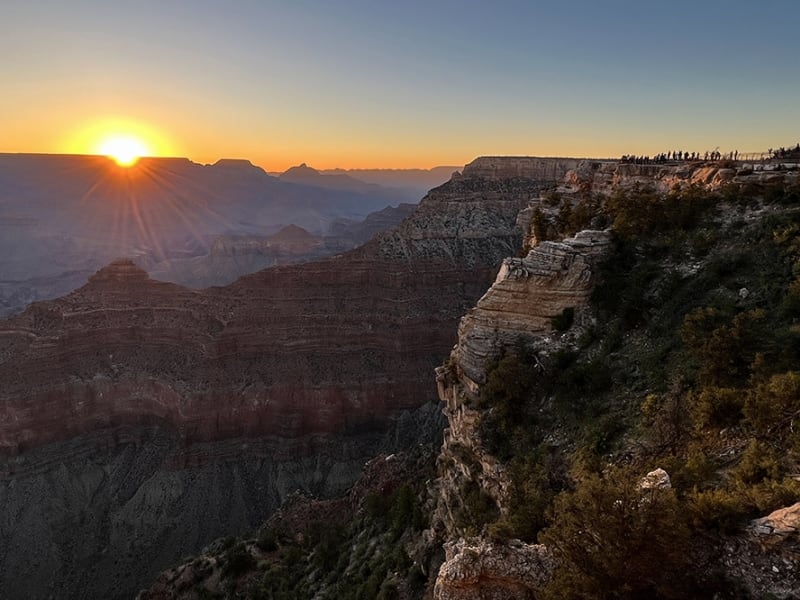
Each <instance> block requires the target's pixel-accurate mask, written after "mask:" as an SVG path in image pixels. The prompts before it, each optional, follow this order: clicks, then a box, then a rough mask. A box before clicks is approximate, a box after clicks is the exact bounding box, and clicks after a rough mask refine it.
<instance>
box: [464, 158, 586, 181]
mask: <svg viewBox="0 0 800 600" xmlns="http://www.w3.org/2000/svg"><path fill="white" fill-rule="evenodd" d="M583 162H584V161H583V160H581V159H579V158H539V157H535V156H481V157H480V158H476V159H475V160H473V161H472V162H471V163H469V164H468V165H467V166H466V167H464V177H481V178H483V179H491V180H495V181H501V180H510V179H515V178H517V177H522V178H526V179H537V180H551V181H559V182H561V181H563V179H564V177H565V176H566V175H567V173H568V172H569V171H571V170H574V169H577V168H578V167H579V165H581V164H582V163H583Z"/></svg>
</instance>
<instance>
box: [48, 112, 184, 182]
mask: <svg viewBox="0 0 800 600" xmlns="http://www.w3.org/2000/svg"><path fill="white" fill-rule="evenodd" d="M64 151H65V152H66V153H68V154H91V155H101V156H107V157H108V158H110V159H111V160H113V161H114V162H115V163H117V165H119V166H120V167H122V168H126V169H127V168H129V167H133V166H135V165H136V163H137V162H138V161H139V159H140V158H142V157H145V156H147V157H151V156H179V155H180V152H181V151H182V150H181V149H179V148H177V147H176V146H175V145H174V144H173V143H172V141H171V139H169V137H168V136H166V135H165V134H164V132H163V131H161V130H160V129H158V128H156V127H154V126H153V125H150V124H149V123H146V122H144V121H140V120H138V119H132V118H128V117H121V116H105V117H97V118H95V119H94V120H93V121H90V122H88V123H82V124H76V125H75V129H73V130H72V131H71V132H69V133H68V134H67V135H66V136H65V140H64Z"/></svg>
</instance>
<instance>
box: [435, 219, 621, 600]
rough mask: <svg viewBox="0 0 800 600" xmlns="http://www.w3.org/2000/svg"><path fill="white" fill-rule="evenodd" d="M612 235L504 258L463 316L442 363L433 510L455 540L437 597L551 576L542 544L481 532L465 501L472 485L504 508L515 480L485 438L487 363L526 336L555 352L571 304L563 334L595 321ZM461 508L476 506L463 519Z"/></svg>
mask: <svg viewBox="0 0 800 600" xmlns="http://www.w3.org/2000/svg"><path fill="white" fill-rule="evenodd" d="M609 242H610V233H609V232H607V231H582V232H580V233H578V234H577V235H576V236H575V237H573V238H568V239H565V240H564V241H563V242H544V243H542V244H540V245H538V246H536V247H534V248H533V249H531V250H530V251H529V252H528V254H527V255H526V256H525V257H524V258H506V259H505V260H504V261H503V266H502V267H501V269H500V272H499V273H498V275H497V278H496V280H495V282H494V284H493V285H492V286H491V287H490V288H489V290H488V291H487V292H486V293H485V294H484V295H483V296H482V297H481V298H480V300H478V303H477V305H476V307H475V308H473V309H472V310H470V311H469V313H467V315H466V316H465V317H463V318H462V320H461V323H460V325H459V337H458V344H457V345H456V346H455V348H454V349H453V351H452V353H451V355H450V359H449V361H448V364H447V365H446V366H444V367H439V368H438V369H437V370H436V381H437V385H438V390H439V398H440V400H441V401H442V402H443V403H444V414H445V416H446V417H447V421H448V427H447V428H446V429H445V432H444V443H443V445H442V450H441V453H440V456H439V465H440V479H439V488H438V489H439V503H438V507H437V511H436V515H435V517H434V527H435V528H440V529H441V530H442V535H443V537H444V539H445V540H448V541H447V543H446V544H445V550H446V562H445V563H444V565H443V566H442V568H441V570H440V571H439V575H438V578H437V580H436V589H435V597H436V598H438V599H440V600H456V599H461V600H466V599H471V598H482V597H485V595H486V594H489V595H490V597H504V598H505V597H508V598H526V597H528V596H529V595H531V594H534V593H536V591H537V590H540V589H541V587H542V585H543V584H544V583H546V581H547V579H548V578H549V572H550V570H551V569H552V566H553V559H552V557H551V556H550V553H549V552H548V551H547V550H546V549H545V548H544V547H542V546H536V545H530V544H525V543H523V542H520V541H516V542H514V545H512V546H511V547H509V546H505V545H503V544H499V545H498V544H494V543H492V542H489V541H488V540H485V539H480V538H476V537H475V536H476V534H479V533H480V531H479V530H478V529H477V527H476V523H475V520H474V518H475V516H476V515H474V514H473V513H474V510H473V508H472V507H470V506H468V505H467V504H468V502H469V494H470V492H469V490H473V492H472V493H473V494H474V493H476V492H477V493H478V494H483V495H484V496H485V497H486V498H487V499H488V500H489V502H491V503H492V504H494V505H496V506H497V507H498V509H499V513H500V515H502V514H504V513H506V512H507V510H508V495H509V487H510V486H511V479H510V476H509V474H508V473H507V471H506V468H505V467H504V466H503V464H502V463H501V461H499V460H498V459H497V458H496V457H495V456H493V455H492V453H491V452H490V451H489V450H488V449H487V448H486V445H485V442H484V441H483V439H482V434H481V420H482V418H483V413H484V412H485V408H482V407H480V403H479V398H480V394H481V387H482V385H483V384H485V383H486V379H487V370H488V369H489V368H490V367H491V365H492V363H493V361H495V360H497V359H498V358H499V357H500V356H501V355H502V354H503V353H504V352H505V351H506V350H507V349H509V348H513V347H515V346H519V345H520V344H521V343H527V344H529V345H538V347H540V348H543V349H544V351H545V352H546V351H549V352H553V351H555V349H557V348H560V347H562V346H563V345H564V343H563V342H560V341H557V340H552V338H562V337H565V336H564V335H563V334H560V333H558V332H557V331H556V330H555V328H554V326H553V319H554V318H555V317H557V316H558V315H559V314H561V313H562V312H563V311H564V310H565V309H569V310H573V311H575V314H576V325H575V327H574V329H573V330H572V331H571V332H570V334H569V335H568V336H566V337H568V338H570V339H575V337H576V336H578V335H580V333H581V331H583V330H584V328H585V326H586V325H588V324H589V323H590V322H591V315H590V314H589V312H590V311H589V308H588V304H589V294H590V292H591V290H592V287H593V285H594V283H595V281H596V279H597V268H598V264H599V262H600V261H601V260H602V259H603V258H604V255H605V252H606V250H607V247H608V245H609ZM540 368H541V366H540ZM465 492H466V493H465ZM463 515H469V516H468V517H467V520H466V521H465V519H464V516H463Z"/></svg>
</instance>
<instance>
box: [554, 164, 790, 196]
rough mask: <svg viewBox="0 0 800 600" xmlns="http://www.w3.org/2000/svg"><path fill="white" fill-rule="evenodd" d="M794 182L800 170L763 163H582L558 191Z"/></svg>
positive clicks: (660, 189) (663, 189)
mask: <svg viewBox="0 0 800 600" xmlns="http://www.w3.org/2000/svg"><path fill="white" fill-rule="evenodd" d="M798 180H800V171H797V170H794V171H788V170H784V169H781V168H779V167H778V166H777V165H770V164H764V163H747V162H739V163H733V162H731V161H722V162H687V163H673V164H660V163H650V164H637V163H619V162H615V161H596V160H584V161H579V162H578V163H577V164H576V165H575V166H573V167H570V169H569V170H568V171H567V172H566V174H565V175H564V178H563V185H562V186H561V190H562V191H565V192H593V193H596V194H603V195H609V194H612V193H613V192H615V191H616V190H620V189H630V188H633V187H637V186H638V187H642V188H651V189H653V190H654V191H657V192H662V193H665V192H669V191H671V190H673V189H675V188H682V187H686V186H690V185H697V186H701V187H706V188H711V189H718V188H720V187H722V186H724V185H727V184H729V183H754V184H775V183H783V182H787V183H788V182H796V181H798Z"/></svg>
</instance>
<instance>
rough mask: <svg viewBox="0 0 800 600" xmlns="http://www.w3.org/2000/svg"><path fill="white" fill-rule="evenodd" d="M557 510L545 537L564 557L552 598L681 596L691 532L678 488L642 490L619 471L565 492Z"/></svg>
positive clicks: (592, 477) (636, 479)
mask: <svg viewBox="0 0 800 600" xmlns="http://www.w3.org/2000/svg"><path fill="white" fill-rule="evenodd" d="M553 514H554V519H553V524H552V525H551V526H550V527H549V528H548V529H546V530H545V531H544V532H543V533H542V535H540V541H541V542H542V543H544V544H546V545H548V546H549V547H550V548H551V549H552V550H553V552H554V553H555V554H556V557H557V559H558V560H559V566H558V568H557V569H556V571H555V575H554V578H553V580H552V581H551V582H550V584H549V585H548V587H547V589H546V596H547V597H548V598H601V599H602V598H647V597H661V598H670V597H678V596H680V595H681V591H682V590H681V585H682V584H683V583H684V582H685V580H686V578H685V572H684V570H683V569H684V567H685V565H686V562H687V548H688V541H689V531H688V527H687V525H686V523H685V521H684V518H683V513H682V511H681V510H680V509H679V505H678V502H677V500H676V499H675V495H674V493H673V492H672V490H670V489H651V490H642V489H640V488H639V477H638V476H636V475H634V473H633V472H632V471H631V470H629V469H624V468H612V469H610V470H609V471H608V472H607V473H605V474H604V475H603V476H598V475H589V476H587V477H586V478H585V479H584V480H582V481H581V482H580V483H579V484H578V486H577V487H576V489H575V491H573V492H566V493H562V494H561V495H559V496H558V497H557V498H556V500H555V503H554V508H553Z"/></svg>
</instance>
